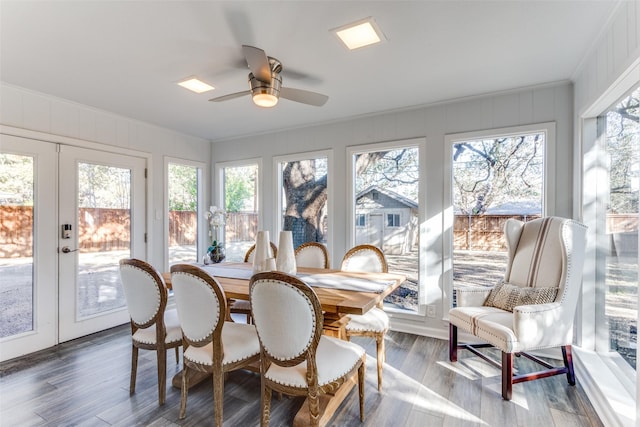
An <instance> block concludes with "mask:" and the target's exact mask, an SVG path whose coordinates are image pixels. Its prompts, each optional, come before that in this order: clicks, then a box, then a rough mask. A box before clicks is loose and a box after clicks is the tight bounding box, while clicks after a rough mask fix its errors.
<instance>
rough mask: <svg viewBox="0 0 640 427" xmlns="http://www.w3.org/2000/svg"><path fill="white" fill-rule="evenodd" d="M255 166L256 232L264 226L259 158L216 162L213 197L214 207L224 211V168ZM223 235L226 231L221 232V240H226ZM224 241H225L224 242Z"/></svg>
mask: <svg viewBox="0 0 640 427" xmlns="http://www.w3.org/2000/svg"><path fill="white" fill-rule="evenodd" d="M254 165H255V166H257V167H258V171H257V172H256V178H257V179H258V185H257V187H256V189H257V191H258V195H257V197H258V204H257V206H258V230H262V229H263V228H262V227H263V224H264V211H263V206H262V200H263V199H264V198H263V197H262V194H264V184H263V182H264V180H263V179H262V171H263V169H262V158H260V157H255V158H251V159H244V160H232V161H227V162H217V163H216V164H215V167H214V168H215V178H214V179H215V186H214V188H215V189H216V192H215V194H216V197H215V199H214V200H215V201H216V206H221V207H222V208H225V209H226V206H225V188H224V170H225V169H226V168H240V167H247V166H254ZM224 233H226V230H222V235H223V238H226V236H224ZM225 241H226V240H225Z"/></svg>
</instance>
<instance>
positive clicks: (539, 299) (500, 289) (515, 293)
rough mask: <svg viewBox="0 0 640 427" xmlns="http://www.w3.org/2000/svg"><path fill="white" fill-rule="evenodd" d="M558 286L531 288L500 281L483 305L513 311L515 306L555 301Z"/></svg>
mask: <svg viewBox="0 0 640 427" xmlns="http://www.w3.org/2000/svg"><path fill="white" fill-rule="evenodd" d="M556 295H558V288H529V287H523V288H521V287H520V286H514V285H510V284H508V283H504V282H500V283H498V284H497V285H496V286H495V287H494V288H493V289H492V290H491V293H490V294H489V296H488V297H487V300H486V301H485V302H484V304H483V305H485V306H487V307H496V308H500V309H502V310H506V311H513V308H514V307H517V306H519V305H529V304H546V303H549V302H553V301H555V299H556Z"/></svg>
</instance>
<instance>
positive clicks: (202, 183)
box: [155, 156, 209, 271]
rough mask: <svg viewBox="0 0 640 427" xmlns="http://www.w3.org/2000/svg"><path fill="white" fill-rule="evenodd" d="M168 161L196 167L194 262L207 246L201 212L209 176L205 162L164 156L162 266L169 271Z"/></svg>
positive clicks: (206, 231) (156, 216)
mask: <svg viewBox="0 0 640 427" xmlns="http://www.w3.org/2000/svg"><path fill="white" fill-rule="evenodd" d="M169 163H172V164H176V165H183V166H191V167H193V168H196V169H197V172H196V173H197V174H198V185H199V187H200V188H198V201H197V203H198V207H197V209H198V211H197V214H198V215H197V220H198V237H197V241H196V262H198V261H199V260H200V258H201V257H202V256H203V255H204V254H205V252H206V248H207V246H208V243H207V241H208V239H209V234H208V227H207V226H206V225H205V223H204V217H202V215H201V214H202V213H204V212H205V211H206V209H207V208H208V207H207V206H206V198H207V196H206V195H207V194H208V188H209V186H208V185H207V177H208V176H209V165H208V164H207V163H204V162H196V161H193V160H185V159H180V158H177V157H169V156H164V195H163V197H164V204H163V206H164V211H165V212H164V213H163V214H162V215H163V217H164V227H163V230H164V237H163V242H164V262H163V265H164V268H165V271H169V242H168V240H167V239H168V237H169V215H168V212H169ZM158 216H159V213H158V212H156V213H155V219H156V220H157V219H159V218H158Z"/></svg>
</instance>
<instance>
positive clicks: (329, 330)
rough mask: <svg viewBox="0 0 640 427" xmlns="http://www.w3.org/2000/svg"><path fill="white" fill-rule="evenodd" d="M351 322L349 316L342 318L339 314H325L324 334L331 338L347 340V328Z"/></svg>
mask: <svg viewBox="0 0 640 427" xmlns="http://www.w3.org/2000/svg"><path fill="white" fill-rule="evenodd" d="M348 322H349V317H348V316H341V315H340V314H338V313H324V320H323V328H324V334H325V335H329V336H330V337H336V338H340V339H341V340H346V339H347V331H346V329H345V327H346V326H347V323H348Z"/></svg>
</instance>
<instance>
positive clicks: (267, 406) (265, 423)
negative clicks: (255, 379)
mask: <svg viewBox="0 0 640 427" xmlns="http://www.w3.org/2000/svg"><path fill="white" fill-rule="evenodd" d="M261 382H262V384H261V388H262V393H260V400H261V406H262V416H261V417H260V427H269V421H270V417H271V389H270V388H269V387H267V386H265V384H264V379H263V380H262V381H261Z"/></svg>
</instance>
